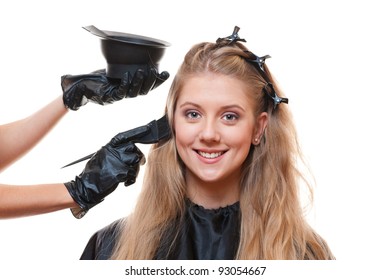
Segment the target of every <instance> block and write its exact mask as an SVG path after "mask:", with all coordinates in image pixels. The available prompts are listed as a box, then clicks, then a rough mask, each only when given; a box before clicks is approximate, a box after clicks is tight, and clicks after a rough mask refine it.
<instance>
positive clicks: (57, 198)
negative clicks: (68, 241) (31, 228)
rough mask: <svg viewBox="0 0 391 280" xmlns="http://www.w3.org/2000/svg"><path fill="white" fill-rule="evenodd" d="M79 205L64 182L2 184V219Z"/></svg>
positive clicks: (0, 217)
mask: <svg viewBox="0 0 391 280" xmlns="http://www.w3.org/2000/svg"><path fill="white" fill-rule="evenodd" d="M74 207H78V205H77V204H76V203H75V202H74V200H73V199H72V197H71V196H70V194H69V192H68V190H67V189H66V187H65V185H64V184H61V183H58V184H43V185H31V186H12V185H2V184H0V219H5V218H16V217H23V216H31V215H38V214H44V213H49V212H54V211H57V210H62V209H66V208H74Z"/></svg>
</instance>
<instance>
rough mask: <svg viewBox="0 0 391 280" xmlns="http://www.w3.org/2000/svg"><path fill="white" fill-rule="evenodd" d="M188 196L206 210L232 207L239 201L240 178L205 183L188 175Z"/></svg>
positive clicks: (233, 177)
mask: <svg viewBox="0 0 391 280" xmlns="http://www.w3.org/2000/svg"><path fill="white" fill-rule="evenodd" d="M186 185H187V196H188V198H189V199H190V200H191V201H192V202H193V203H195V204H198V205H200V206H202V207H204V208H206V209H217V208H220V207H225V206H228V205H232V204H234V203H235V202H237V201H238V200H239V192H240V187H239V177H238V176H236V177H235V176H230V177H229V178H226V179H224V180H219V181H213V182H205V181H202V180H200V179H199V178H198V177H196V176H192V175H186Z"/></svg>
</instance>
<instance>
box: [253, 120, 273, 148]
mask: <svg viewBox="0 0 391 280" xmlns="http://www.w3.org/2000/svg"><path fill="white" fill-rule="evenodd" d="M268 119H269V116H268V114H267V113H266V112H262V113H261V114H259V115H258V117H257V118H256V121H255V128H254V134H253V139H252V141H251V142H252V143H253V145H259V143H260V141H261V138H262V136H263V134H264V133H265V129H266V127H267V122H268Z"/></svg>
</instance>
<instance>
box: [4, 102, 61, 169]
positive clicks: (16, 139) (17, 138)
mask: <svg viewBox="0 0 391 280" xmlns="http://www.w3.org/2000/svg"><path fill="white" fill-rule="evenodd" d="M67 111H68V110H67V109H66V108H65V106H64V104H63V101H62V96H59V97H58V98H56V99H55V100H54V101H52V102H51V103H49V104H48V105H46V106H45V107H43V108H42V109H41V110H39V111H37V112H36V113H34V114H32V115H31V116H29V117H27V118H25V119H22V120H18V121H15V122H13V123H9V124H6V125H2V126H0V171H1V170H2V169H4V168H6V167H7V166H9V165H10V164H11V163H13V162H14V161H16V160H17V159H19V158H20V157H21V156H23V155H24V154H25V153H26V152H28V151H29V150H30V149H31V148H33V147H34V146H35V145H36V144H37V143H38V142H39V141H40V140H41V139H42V138H43V137H44V136H45V135H46V134H47V133H48V132H49V131H50V130H51V129H52V128H53V127H54V126H55V125H56V124H57V122H58V121H59V120H60V119H61V118H62V117H63V116H64V115H65V114H66V113H67Z"/></svg>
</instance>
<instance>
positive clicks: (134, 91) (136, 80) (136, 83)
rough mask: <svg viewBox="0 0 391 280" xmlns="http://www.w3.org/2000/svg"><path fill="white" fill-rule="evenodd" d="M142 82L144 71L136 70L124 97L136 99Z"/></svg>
mask: <svg viewBox="0 0 391 280" xmlns="http://www.w3.org/2000/svg"><path fill="white" fill-rule="evenodd" d="M143 82H144V70H143V69H138V70H137V71H136V73H135V74H134V76H133V78H132V79H131V82H130V86H129V89H128V91H127V93H126V97H136V96H137V95H138V94H139V92H140V90H141V87H142V85H143Z"/></svg>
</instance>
